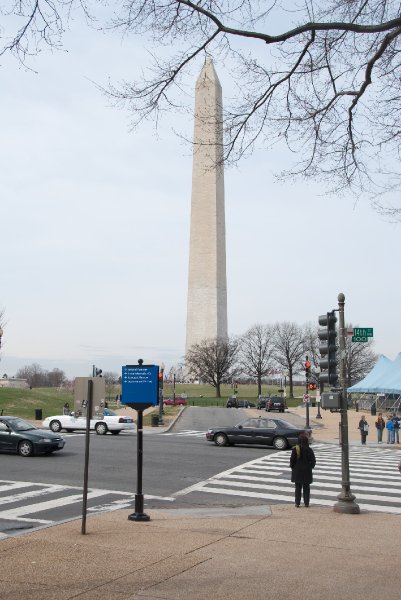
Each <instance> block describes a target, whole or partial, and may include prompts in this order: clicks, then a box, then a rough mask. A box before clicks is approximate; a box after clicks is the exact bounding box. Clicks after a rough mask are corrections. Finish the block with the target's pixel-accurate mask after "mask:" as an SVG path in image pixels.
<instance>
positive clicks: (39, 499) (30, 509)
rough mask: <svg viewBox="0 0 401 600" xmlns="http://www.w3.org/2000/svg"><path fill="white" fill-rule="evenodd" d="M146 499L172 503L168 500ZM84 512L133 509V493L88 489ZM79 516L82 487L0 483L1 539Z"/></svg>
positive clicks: (13, 482)
mask: <svg viewBox="0 0 401 600" xmlns="http://www.w3.org/2000/svg"><path fill="white" fill-rule="evenodd" d="M146 498H147V499H158V500H164V501H174V498H171V497H158V496H150V495H147V496H146ZM87 500H88V509H87V513H88V515H90V514H96V513H101V512H110V511H114V510H118V509H121V508H130V507H133V506H134V502H135V494H133V493H131V492H120V491H113V490H106V489H95V488H91V489H89V490H88V496H87ZM81 514H82V488H80V487H74V486H67V485H54V484H46V483H33V482H29V481H7V480H0V540H1V539H4V538H6V537H9V535H12V534H14V533H15V531H16V530H23V529H24V528H25V529H27V530H29V529H32V528H37V527H43V526H48V525H53V524H55V523H59V522H61V521H64V520H65V519H72V518H77V517H79V516H80V515H81Z"/></svg>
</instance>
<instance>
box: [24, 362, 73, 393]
mask: <svg viewBox="0 0 401 600" xmlns="http://www.w3.org/2000/svg"><path fill="white" fill-rule="evenodd" d="M15 376H16V377H20V378H21V379H26V380H27V382H28V385H29V386H30V387H59V386H60V385H63V384H64V382H66V381H67V378H66V375H65V373H64V371H62V370H61V369H53V370H52V371H46V369H43V368H42V367H41V366H40V365H39V364H38V363H32V364H31V365H26V366H24V367H21V368H20V369H18V371H17V373H16V375H15Z"/></svg>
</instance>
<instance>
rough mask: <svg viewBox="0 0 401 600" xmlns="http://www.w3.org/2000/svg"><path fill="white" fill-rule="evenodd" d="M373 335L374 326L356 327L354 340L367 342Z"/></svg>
mask: <svg viewBox="0 0 401 600" xmlns="http://www.w3.org/2000/svg"><path fill="white" fill-rule="evenodd" d="M371 337H373V327H354V335H353V336H352V341H353V342H367V341H368V339H369V338H371Z"/></svg>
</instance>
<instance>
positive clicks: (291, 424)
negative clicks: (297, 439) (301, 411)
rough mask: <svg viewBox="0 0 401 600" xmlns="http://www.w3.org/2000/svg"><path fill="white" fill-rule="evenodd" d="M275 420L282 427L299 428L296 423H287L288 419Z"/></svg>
mask: <svg viewBox="0 0 401 600" xmlns="http://www.w3.org/2000/svg"><path fill="white" fill-rule="evenodd" d="M277 422H278V423H280V425H281V426H282V427H288V429H299V427H298V425H294V424H293V423H289V422H288V421H284V420H283V419H280V420H278V421H277Z"/></svg>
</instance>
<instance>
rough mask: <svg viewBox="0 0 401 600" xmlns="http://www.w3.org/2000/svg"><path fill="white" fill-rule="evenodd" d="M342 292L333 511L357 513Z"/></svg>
mask: <svg viewBox="0 0 401 600" xmlns="http://www.w3.org/2000/svg"><path fill="white" fill-rule="evenodd" d="M344 304H345V296H344V294H342V293H340V294H338V316H339V336H338V337H339V349H340V387H341V391H342V393H341V407H340V413H341V426H340V427H341V480H342V481H341V486H342V490H341V492H340V494H339V495H338V496H337V499H338V502H336V504H335V505H334V512H339V513H348V514H359V513H360V512H361V511H360V508H359V505H358V504H357V503H356V502H355V496H354V495H353V494H352V492H351V482H350V474H349V445H348V401H347V389H346V355H345V353H346V349H345V335H346V331H345V317H344Z"/></svg>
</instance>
